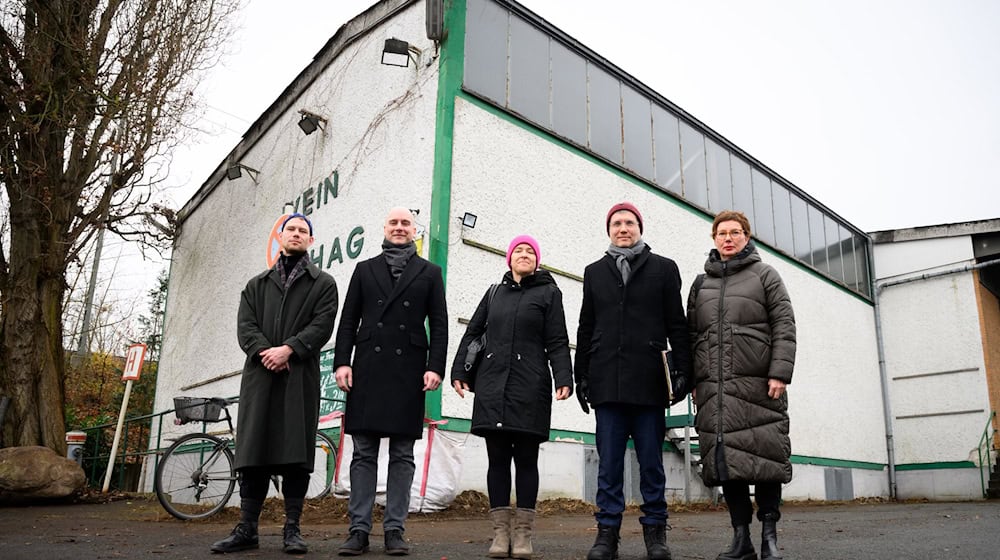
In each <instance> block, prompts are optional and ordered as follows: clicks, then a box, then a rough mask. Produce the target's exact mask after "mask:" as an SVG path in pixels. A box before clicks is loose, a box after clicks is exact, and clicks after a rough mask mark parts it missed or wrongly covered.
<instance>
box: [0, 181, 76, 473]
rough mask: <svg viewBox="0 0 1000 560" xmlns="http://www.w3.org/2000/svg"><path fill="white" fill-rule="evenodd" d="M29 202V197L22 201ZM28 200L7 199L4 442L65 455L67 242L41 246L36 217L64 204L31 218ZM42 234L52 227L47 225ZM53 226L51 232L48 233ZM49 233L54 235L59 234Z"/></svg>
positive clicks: (0, 379) (0, 367)
mask: <svg viewBox="0 0 1000 560" xmlns="http://www.w3.org/2000/svg"><path fill="white" fill-rule="evenodd" d="M25 198H28V197H25ZM32 206H33V205H32V204H31V203H30V202H25V201H23V200H11V217H12V221H17V222H18V225H20V226H21V227H20V228H12V231H11V245H10V255H11V262H12V263H18V266H16V267H12V268H11V269H10V272H9V276H8V284H7V287H6V288H7V289H6V290H5V293H4V294H3V317H2V320H0V338H2V344H3V346H2V348H3V349H4V352H3V356H2V358H0V393H2V394H4V395H7V396H9V397H10V398H11V403H10V408H9V409H8V410H7V414H6V416H5V417H4V425H3V443H4V445H5V446H7V447H12V446H22V445H43V446H45V447H48V448H50V449H53V450H55V451H56V452H57V453H60V454H63V455H64V454H65V452H66V417H65V411H64V409H63V401H64V393H65V387H64V382H63V379H64V373H65V362H64V356H63V349H62V321H61V318H62V298H63V290H64V287H65V281H64V279H63V276H62V272H61V271H62V269H63V266H62V262H63V260H64V259H65V252H64V251H63V250H60V247H61V246H64V245H65V244H62V243H59V242H58V241H56V242H53V240H52V239H51V238H50V239H48V240H46V242H44V243H43V242H42V239H43V235H42V234H41V230H42V228H41V227H40V226H41V224H40V223H39V219H38V216H42V215H45V214H47V215H48V216H53V217H57V216H59V214H60V213H61V212H59V210H60V208H59V207H60V206H63V205H62V204H58V203H56V204H51V205H50V207H49V208H48V210H50V211H52V212H51V214H49V213H47V212H46V213H45V214H42V213H38V214H36V215H35V216H29V215H26V213H29V212H32V210H37V207H34V208H32ZM46 225H47V226H48V227H46V228H45V229H46V230H50V231H51V229H55V230H56V231H57V232H61V231H63V228H59V227H55V228H52V226H53V224H52V223H51V222H50V223H48V224H46ZM50 228H51V229H50ZM49 235H53V236H58V233H50V234H49Z"/></svg>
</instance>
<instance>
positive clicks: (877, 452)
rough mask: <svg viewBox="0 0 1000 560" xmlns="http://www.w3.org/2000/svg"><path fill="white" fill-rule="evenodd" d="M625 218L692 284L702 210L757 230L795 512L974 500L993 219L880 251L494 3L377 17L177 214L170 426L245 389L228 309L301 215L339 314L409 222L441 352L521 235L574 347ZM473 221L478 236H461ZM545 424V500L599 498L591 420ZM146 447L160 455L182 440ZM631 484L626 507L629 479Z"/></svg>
mask: <svg viewBox="0 0 1000 560" xmlns="http://www.w3.org/2000/svg"><path fill="white" fill-rule="evenodd" d="M554 23H555V24H558V22H554ZM390 39H392V41H389V40H390ZM392 51H397V52H395V53H394V52H392ZM393 57H395V59H393ZM389 62H396V63H398V64H400V66H393V65H389V64H386V63H389ZM667 93H669V92H667ZM310 125H311V126H310ZM310 128H316V130H315V131H313V132H312V133H310V134H305V133H304V132H305V131H306V130H307V129H310ZM236 170H240V171H241V172H242V173H236ZM237 175H241V176H237ZM805 188H806V189H807V188H808V186H805ZM621 200H629V201H632V202H633V203H635V204H636V205H637V207H638V208H639V209H640V210H641V211H642V213H643V217H644V222H645V234H644V239H645V240H646V242H647V243H648V244H649V245H650V246H651V247H652V249H653V250H654V251H655V252H658V253H660V254H663V255H666V256H669V257H671V258H673V259H674V260H675V261H677V263H678V265H679V266H680V269H681V273H682V276H683V278H684V280H685V283H686V284H687V285H690V283H691V281H692V280H693V279H694V277H695V275H696V274H698V273H699V272H700V271H701V267H702V265H703V263H704V260H705V257H706V253H707V252H708V250H709V249H710V248H711V246H712V244H711V239H710V235H709V234H710V227H711V219H712V216H713V215H714V214H715V213H716V212H717V211H719V210H722V209H728V208H734V209H738V210H741V211H743V212H745V213H746V214H747V215H748V216H749V217H750V219H751V222H752V224H753V227H754V230H755V231H754V234H755V238H756V240H757V243H758V246H759V247H760V249H761V252H762V256H763V258H764V260H765V261H766V262H768V263H769V264H771V265H773V266H774V267H776V268H777V269H778V271H779V272H780V273H781V275H782V277H783V278H784V280H785V283H786V284H787V287H788V291H789V293H790V294H791V297H792V302H793V306H794V309H795V314H796V320H797V324H798V356H797V362H796V371H795V377H794V382H793V384H792V385H791V386H790V388H789V402H790V415H791V419H792V422H791V440H792V453H793V456H792V461H793V466H794V477H793V480H792V482H791V483H790V484H788V485H787V487H786V489H785V492H784V497H785V498H786V499H820V500H823V499H851V498H857V497H868V496H890V495H893V494H897V495H898V496H900V497H927V498H932V499H933V498H941V499H951V498H979V497H982V495H983V489H982V486H983V483H982V482H981V478H982V474H983V473H984V471H985V478H988V477H989V469H986V468H985V465H984V468H983V469H980V468H979V465H980V461H979V460H978V459H977V458H976V453H977V451H976V450H977V449H978V448H979V447H977V446H978V445H979V443H980V439H981V438H982V436H983V435H984V433H991V430H987V427H988V426H990V425H991V423H990V419H991V418H992V416H991V414H992V411H993V410H995V409H996V408H997V404H998V402H1000V340H998V338H1000V306H998V302H997V297H998V294H1000V282H998V281H997V278H998V274H1000V268H990V267H989V266H983V267H981V268H979V269H975V270H973V269H972V267H971V265H976V263H986V262H988V261H989V260H990V259H991V258H993V259H997V258H1000V220H994V221H989V222H977V223H974V224H959V225H954V226H941V227H939V228H918V229H915V230H906V231H903V232H879V233H878V234H875V236H874V243H873V238H872V237H871V236H869V235H867V234H866V233H865V232H863V231H861V230H859V229H858V228H856V227H855V226H853V225H851V224H850V223H849V222H848V221H846V220H845V219H843V218H842V217H840V216H838V215H836V214H835V213H834V212H832V211H830V210H829V209H828V208H826V207H825V206H824V205H823V204H822V202H820V201H818V200H815V199H814V198H812V197H811V196H809V195H808V194H807V193H806V192H805V191H804V190H803V189H800V188H799V187H797V186H795V185H793V184H791V183H790V182H789V181H787V180H785V179H784V178H782V177H781V176H780V175H779V174H778V173H777V172H775V171H774V170H771V169H770V168H768V167H767V166H766V165H765V163H763V162H760V161H757V160H756V159H754V157H753V156H752V155H750V154H747V153H746V152H744V151H743V150H741V149H740V148H739V147H737V146H735V145H733V144H732V143H731V142H729V141H728V140H727V139H726V138H725V137H724V136H722V135H721V134H720V133H719V132H716V131H714V130H712V129H710V128H709V127H707V126H706V125H705V124H703V123H701V122H700V121H698V120H697V119H696V118H695V117H694V116H692V115H690V114H688V113H686V112H685V111H684V110H683V109H681V108H679V107H677V106H676V105H674V104H673V103H671V102H670V101H669V100H668V99H666V98H665V97H664V96H663V95H661V94H660V93H658V92H655V91H652V90H651V89H649V88H648V87H647V86H645V85H643V84H642V83H640V82H639V81H637V80H636V79H635V78H633V77H631V76H629V75H628V74H627V73H625V72H624V71H622V70H621V69H620V68H618V67H617V66H615V65H614V64H613V63H612V62H609V61H607V60H605V59H604V58H602V57H601V56H600V55H599V54H598V53H595V52H593V51H591V50H589V49H588V48H587V47H586V46H584V45H582V44H580V43H579V42H577V41H575V40H574V39H573V38H572V37H570V36H568V35H566V34H565V33H563V32H562V31H560V30H559V29H557V28H556V27H554V26H553V25H552V24H550V23H548V22H546V21H545V20H543V19H541V18H539V17H538V16H536V15H534V14H533V13H531V12H530V11H529V10H527V9H526V8H524V7H523V6H521V5H519V4H517V3H516V2H513V1H506V0H453V1H449V2H441V1H438V0H382V1H380V2H378V3H376V4H375V5H373V6H372V7H371V8H369V9H368V10H367V11H365V12H364V13H362V14H360V15H358V16H357V17H355V18H354V19H352V20H351V21H349V22H347V23H346V24H344V25H343V26H342V27H341V28H340V29H339V30H338V31H337V32H336V34H335V35H334V36H333V37H332V38H331V39H330V40H329V42H328V43H327V44H326V45H325V46H324V47H323V48H322V49H321V50H320V52H319V53H318V54H317V55H316V57H315V58H314V60H313V62H312V63H311V64H310V65H309V66H308V67H307V68H305V69H304V70H303V71H302V72H301V73H300V74H299V76H298V77H297V78H296V79H295V80H294V81H293V82H292V83H291V84H290V85H289V86H288V87H287V88H286V89H285V91H284V92H283V93H282V95H281V96H280V97H279V98H278V99H276V100H275V101H274V103H273V104H272V105H271V106H270V107H269V108H268V110H267V111H266V112H265V113H264V114H262V115H261V116H260V117H259V118H258V120H257V121H256V122H255V123H254V124H253V125H252V126H251V127H250V128H249V130H247V132H246V133H245V134H244V137H243V140H242V141H241V142H240V143H239V144H238V145H237V146H236V147H234V148H233V150H232V152H231V153H230V155H229V157H228V158H227V159H226V161H224V162H220V164H219V166H218V167H217V168H216V170H215V172H214V173H213V174H212V175H211V176H210V177H208V178H207V180H206V181H205V182H204V184H203V185H202V187H201V188H200V189H199V190H198V192H197V194H195V196H194V197H193V198H192V199H191V200H190V201H189V202H188V203H187V204H186V205H185V206H184V208H183V209H182V210H181V212H180V224H181V225H180V231H179V235H178V237H177V239H176V241H175V244H174V249H173V256H172V263H171V268H170V283H169V294H168V301H167V311H166V319H165V325H164V333H163V347H162V352H161V357H160V364H159V375H158V385H157V392H156V394H157V396H156V404H155V407H156V410H157V411H163V410H168V409H171V408H172V398H173V397H174V396H178V395H194V396H234V395H236V394H238V392H239V383H240V377H239V374H240V369H241V367H242V364H243V360H244V355H243V353H242V352H241V350H240V348H239V346H238V344H237V342H236V311H237V306H238V303H239V294H240V291H241V290H242V288H243V287H244V285H245V283H246V281H247V280H248V279H249V278H250V277H252V276H253V275H255V274H257V273H259V272H261V271H262V270H264V269H265V268H266V267H268V266H269V265H270V263H271V262H272V259H273V257H274V253H275V250H276V248H275V245H274V243H273V239H272V238H271V237H270V236H271V235H272V229H273V228H274V227H275V225H276V220H277V219H278V218H279V217H280V216H281V215H282V214H283V213H285V212H286V211H287V210H288V209H289V206H288V205H290V207H291V208H294V209H295V210H296V211H299V212H303V213H305V214H307V215H309V216H310V218H311V219H312V221H313V223H314V225H315V229H316V243H315V245H314V246H313V250H312V258H313V260H314V262H316V264H317V265H318V266H320V268H322V269H323V270H325V271H327V272H329V273H330V274H332V275H333V276H334V278H335V279H336V280H337V283H338V286H339V287H340V288H341V298H343V297H344V295H345V293H346V287H347V284H348V281H349V279H350V276H351V273H352V271H353V268H354V264H355V263H356V262H358V260H359V259H365V258H369V257H371V256H372V255H375V254H377V253H378V252H380V250H381V249H380V243H381V237H382V234H381V231H382V229H381V228H382V221H383V219H384V217H385V214H386V212H387V211H388V209H389V208H390V207H392V206H405V207H408V208H412V209H414V210H417V211H419V213H418V214H417V221H418V223H419V227H420V234H421V235H420V248H421V254H422V256H424V257H426V258H429V259H430V260H432V261H433V262H435V263H437V264H439V265H441V266H442V268H443V269H444V271H445V281H446V290H447V298H448V306H449V319H450V322H451V323H450V347H449V353H450V355H451V356H453V355H454V352H455V348H456V346H457V344H458V341H459V339H460V337H461V335H462V333H463V331H464V328H465V321H466V320H467V319H468V318H469V317H470V316H471V314H472V312H473V311H474V309H475V306H476V304H477V303H478V302H479V299H480V297H481V296H482V294H483V292H484V291H485V290H486V288H487V287H488V286H489V285H490V284H491V283H493V282H495V281H496V280H497V279H499V277H500V275H501V274H502V273H503V271H504V270H505V263H504V259H503V253H504V250H505V249H506V246H507V243H508V241H509V240H510V239H511V238H513V237H514V236H516V235H518V234H521V233H530V234H531V235H533V236H534V237H535V238H537V239H538V240H539V243H540V245H541V251H542V253H543V265H545V266H547V267H548V268H549V269H550V270H551V271H552V272H553V274H554V275H555V277H556V280H557V282H558V283H559V285H560V287H561V288H562V291H563V294H564V301H565V305H566V315H567V323H568V325H567V326H568V328H569V333H570V339H571V341H572V340H575V332H576V322H577V317H578V315H579V307H580V301H581V297H582V290H581V287H582V283H581V275H582V274H583V269H584V267H585V266H586V265H587V264H589V263H590V262H592V261H594V260H596V259H597V258H599V257H600V256H601V254H602V253H603V252H604V250H605V249H606V247H607V245H608V239H607V235H606V231H605V224H604V218H605V212H606V211H607V209H608V208H609V207H610V206H611V205H613V204H614V203H616V202H619V201H621ZM467 213H468V214H472V215H475V216H476V217H477V219H476V222H475V226H474V227H470V226H468V225H463V223H462V220H461V217H462V216H464V215H466V214H467ZM983 240H985V241H983ZM984 242H985V243H986V245H985V247H986V248H985V249H981V248H980V247H979V245H977V243H984ZM961 267H965V269H964V270H962V271H959V272H951V273H950V274H948V275H942V276H939V277H934V278H927V279H925V280H921V281H913V282H908V283H906V284H902V283H899V284H898V285H896V284H894V285H891V286H889V285H888V283H891V282H893V281H897V280H903V279H909V278H911V277H913V276H914V275H916V276H920V275H923V274H926V273H928V272H938V271H950V270H951V269H955V268H961ZM872 270H874V271H875V274H874V275H873V274H872V273H871V271H872ZM686 296H687V294H686V293H685V294H684V297H685V298H686ZM877 302H878V303H879V304H880V305H878V306H877V305H876V303H877ZM877 308H878V309H877ZM880 341H884V344H881V343H880ZM329 347H332V341H331V342H330V344H329ZM331 352H332V350H328V351H327V356H326V360H325V361H324V363H326V364H330V363H331V362H332V360H331V359H330V356H331V354H330V353H331ZM449 363H450V362H449ZM325 381H326V383H325V389H324V390H325V393H326V396H328V397H330V398H337V397H338V395H337V392H338V391H337V389H336V384H335V383H334V381H333V376H332V371H329V369H328V370H327V371H326V373H325ZM442 387H444V389H443V390H440V391H437V392H435V393H433V394H432V395H431V396H430V397H429V398H428V403H429V405H428V410H427V414H428V416H429V417H430V418H435V419H446V420H448V424H446V425H444V426H443V429H445V430H449V431H451V432H453V433H455V434H457V435H458V436H459V437H460V438H462V437H465V438H466V443H465V449H464V450H463V462H464V468H463V474H462V477H461V489H463V490H464V489H475V490H480V491H483V492H485V490H486V474H485V473H486V453H485V449H484V447H483V446H482V443H481V440H480V439H479V438H477V437H474V436H468V434H467V432H468V426H469V421H468V419H469V417H470V415H471V412H472V402H471V399H469V398H467V399H465V400H463V399H460V398H458V396H457V395H456V394H455V393H454V392H453V391H452V390H451V389H450V381H449V380H447V379H446V383H445V384H444V385H443V386H442ZM335 405H336V403H335V402H333V401H331V402H328V403H326V404H324V410H323V411H322V412H323V413H325V412H330V411H331V410H332V409H333V408H334V407H335ZM688 406H689V405H688V404H686V403H682V404H680V405H677V406H675V407H674V408H673V409H672V410H671V411H670V417H669V418H668V419H667V421H668V423H669V425H670V426H676V427H675V428H673V429H671V431H670V436H671V439H672V442H670V443H667V444H666V445H665V446H664V461H665V465H666V466H667V468H668V479H667V480H668V488H669V493H670V494H671V496H670V497H671V498H672V499H683V498H691V499H707V498H709V497H710V496H711V493H710V491H709V490H708V489H706V488H705V487H704V486H703V485H702V484H701V482H700V478H699V477H698V476H697V473H696V467H695V468H688V464H687V463H686V461H685V456H684V454H683V449H684V447H685V445H684V443H683V440H682V438H683V435H684V428H683V426H684V424H685V423H686V422H685V421H686V420H687V419H688V413H689V409H688ZM552 428H553V429H552V433H551V437H550V441H549V442H548V443H545V444H543V446H542V453H541V456H540V471H541V477H542V478H541V489H540V494H541V495H540V498H549V497H557V496H563V497H571V498H583V499H587V500H592V499H593V496H594V491H595V488H596V458H595V456H594V449H593V441H594V436H593V433H594V417H593V416H592V415H591V416H587V415H584V414H583V413H582V412H581V411H580V408H579V406H578V405H577V403H576V401H575V399H570V400H568V401H560V402H558V403H556V404H555V405H554V406H553V426H552ZM158 429H159V428H158V427H157V426H154V434H153V439H154V442H153V444H154V445H158V444H163V443H164V442H165V441H167V440H169V438H170V437H172V435H176V434H175V433H174V434H172V432H171V431H172V430H175V429H176V430H179V429H180V428H175V427H174V426H169V428H168V427H166V426H164V427H163V428H162V429H163V433H161V434H159V436H158V434H157V433H156V431H157V430H158ZM185 429H187V427H185ZM168 430H169V431H168ZM691 433H692V434H693V430H692V431H691ZM466 436H468V437H466ZM987 447H988V445H987ZM987 455H988V456H989V450H987ZM986 462H989V461H986ZM628 480H631V482H632V483H633V485H634V486H635V489H634V490H633V492H634V494H633V495H638V490H637V486H638V480H637V478H635V479H634V480H633V478H632V477H628V478H627V481H628Z"/></svg>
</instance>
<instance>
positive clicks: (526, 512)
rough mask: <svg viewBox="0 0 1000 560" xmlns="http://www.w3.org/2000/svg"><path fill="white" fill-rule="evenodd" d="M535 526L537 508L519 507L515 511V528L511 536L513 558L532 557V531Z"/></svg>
mask: <svg viewBox="0 0 1000 560" xmlns="http://www.w3.org/2000/svg"><path fill="white" fill-rule="evenodd" d="M534 526H535V510H533V509H525V508H517V511H516V512H515V513H514V530H513V536H512V538H511V547H510V555H511V557H512V558H525V559H527V558H531V553H532V550H531V531H532V530H533V529H534Z"/></svg>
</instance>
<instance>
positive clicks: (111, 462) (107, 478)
mask: <svg viewBox="0 0 1000 560" xmlns="http://www.w3.org/2000/svg"><path fill="white" fill-rule="evenodd" d="M131 395H132V380H131V379H129V380H128V381H126V382H125V396H124V397H122V409H121V412H119V413H118V427H117V428H115V439H114V443H112V444H111V456H110V457H108V470H107V471H106V472H105V473H104V486H103V487H102V488H101V492H107V491H108V487H109V486H111V471H112V470H113V469H114V467H115V455H116V454H117V453H118V442H119V440H121V435H122V424H124V423H125V409H126V408H128V398H129V396H131ZM123 468H124V467H123Z"/></svg>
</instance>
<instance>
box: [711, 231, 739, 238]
mask: <svg viewBox="0 0 1000 560" xmlns="http://www.w3.org/2000/svg"><path fill="white" fill-rule="evenodd" d="M727 237H729V238H731V239H739V238H741V237H743V230H741V229H734V230H733V231H717V232H715V238H716V239H725V238H727Z"/></svg>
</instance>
